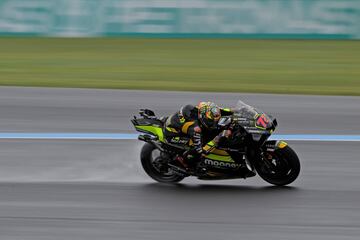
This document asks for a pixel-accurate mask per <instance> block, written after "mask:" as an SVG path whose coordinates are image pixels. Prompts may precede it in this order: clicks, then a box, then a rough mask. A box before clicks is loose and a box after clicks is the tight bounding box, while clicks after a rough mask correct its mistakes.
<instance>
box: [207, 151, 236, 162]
mask: <svg viewBox="0 0 360 240" xmlns="http://www.w3.org/2000/svg"><path fill="white" fill-rule="evenodd" d="M205 158H208V159H211V160H216V161H221V162H231V163H233V162H234V160H233V159H232V158H231V157H230V156H221V155H216V154H212V153H210V154H209V155H206V156H205Z"/></svg>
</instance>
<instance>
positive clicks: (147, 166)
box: [140, 143, 184, 183]
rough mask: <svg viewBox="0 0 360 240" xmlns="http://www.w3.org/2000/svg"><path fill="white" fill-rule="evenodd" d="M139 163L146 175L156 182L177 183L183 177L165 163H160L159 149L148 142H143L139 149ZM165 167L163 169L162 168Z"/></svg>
mask: <svg viewBox="0 0 360 240" xmlns="http://www.w3.org/2000/svg"><path fill="white" fill-rule="evenodd" d="M140 159H141V165H142V167H143V169H144V170H145V172H146V173H147V175H149V176H150V177H151V178H152V179H154V180H155V181H157V182H162V183H177V182H180V181H181V180H183V179H184V177H183V176H181V175H179V174H177V173H175V172H174V171H172V170H171V169H170V168H167V167H166V166H165V164H162V163H161V161H163V160H164V159H161V156H160V151H159V150H158V149H157V148H156V147H155V146H154V145H153V144H150V143H145V144H144V146H143V147H142V149H141V155H140ZM163 168H165V171H164V169H163Z"/></svg>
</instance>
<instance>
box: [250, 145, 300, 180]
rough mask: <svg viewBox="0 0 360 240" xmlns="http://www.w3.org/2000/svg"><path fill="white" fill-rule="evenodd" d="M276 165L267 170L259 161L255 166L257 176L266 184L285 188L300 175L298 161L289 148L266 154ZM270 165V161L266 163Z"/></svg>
mask: <svg viewBox="0 0 360 240" xmlns="http://www.w3.org/2000/svg"><path fill="white" fill-rule="evenodd" d="M268 154H271V155H272V156H273V157H274V158H273V160H272V161H274V160H276V161H277V162H278V163H277V164H276V165H272V167H273V168H269V167H268V166H266V164H264V162H263V161H268V160H263V161H262V160H260V162H257V163H256V164H255V168H256V171H257V173H258V174H259V176H260V177H261V178H262V179H264V180H265V181H266V182H268V183H271V184H273V185H277V186H285V185H288V184H290V183H292V182H294V181H295V180H296V178H297V177H298V176H299V173H300V161H299V158H298V156H297V155H296V153H295V152H294V150H292V149H291V148H290V147H289V146H286V147H284V148H279V149H277V150H275V152H272V153H270V152H268ZM268 162H269V163H270V164H271V161H268Z"/></svg>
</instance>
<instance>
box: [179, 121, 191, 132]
mask: <svg viewBox="0 0 360 240" xmlns="http://www.w3.org/2000/svg"><path fill="white" fill-rule="evenodd" d="M193 124H194V122H187V123H185V124H184V125H183V126H182V128H181V131H182V132H183V133H185V134H187V131H188V129H189V127H190V126H191V125H193Z"/></svg>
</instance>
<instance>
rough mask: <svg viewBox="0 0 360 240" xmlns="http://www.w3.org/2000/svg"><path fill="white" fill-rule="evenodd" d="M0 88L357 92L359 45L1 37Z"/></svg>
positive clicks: (359, 71) (348, 43) (359, 79)
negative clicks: (3, 86)
mask: <svg viewBox="0 0 360 240" xmlns="http://www.w3.org/2000/svg"><path fill="white" fill-rule="evenodd" d="M0 54H1V57H0V85H11V86H44V87H84V88H121V89H156V90H158V89H159V90H185V91H220V92H228V91H229V92H263V93H299V94H332V95H360V42H359V41H335V40H239V39H141V38H128V39H127V38H76V39H71V38H13V37H10V38H0Z"/></svg>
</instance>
